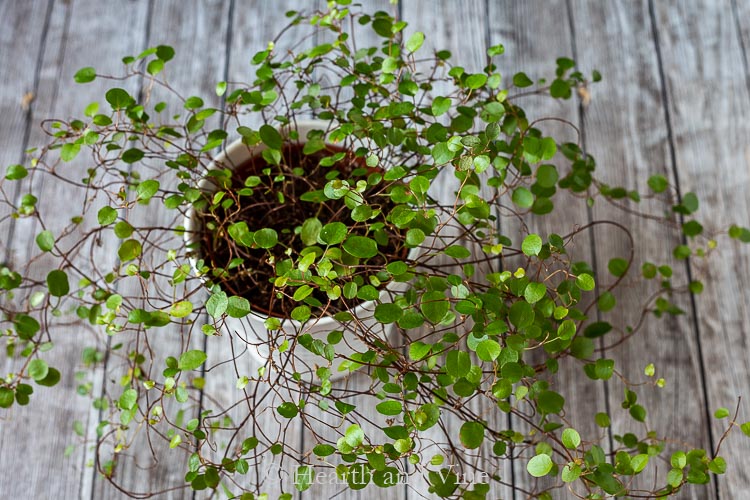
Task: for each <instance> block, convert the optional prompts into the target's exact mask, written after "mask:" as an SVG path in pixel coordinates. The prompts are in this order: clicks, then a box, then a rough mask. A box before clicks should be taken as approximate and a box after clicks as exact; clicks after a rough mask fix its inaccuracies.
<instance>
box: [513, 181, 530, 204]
mask: <svg viewBox="0 0 750 500" xmlns="http://www.w3.org/2000/svg"><path fill="white" fill-rule="evenodd" d="M511 199H512V200H513V203H515V204H516V205H518V206H519V207H521V208H531V206H532V205H533V204H534V195H533V194H531V191H529V190H528V189H526V188H525V187H523V186H521V187H517V188H516V189H515V190H514V191H513V195H512V196H511Z"/></svg>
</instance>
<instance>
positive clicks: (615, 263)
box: [607, 257, 629, 278]
mask: <svg viewBox="0 0 750 500" xmlns="http://www.w3.org/2000/svg"><path fill="white" fill-rule="evenodd" d="M628 267H629V264H628V261H627V260H625V259H621V258H619V257H616V258H614V259H610V261H609V263H608V264H607V269H609V272H610V273H611V274H612V276H616V277H618V278H620V277H622V276H624V275H625V273H626V272H628Z"/></svg>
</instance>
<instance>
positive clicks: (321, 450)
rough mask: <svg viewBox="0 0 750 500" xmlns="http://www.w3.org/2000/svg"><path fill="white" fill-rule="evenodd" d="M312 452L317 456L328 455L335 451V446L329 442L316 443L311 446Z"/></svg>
mask: <svg viewBox="0 0 750 500" xmlns="http://www.w3.org/2000/svg"><path fill="white" fill-rule="evenodd" d="M313 453H315V455H316V456H318V457H328V456H330V455H333V454H334V453H336V448H335V447H333V446H331V445H330V444H318V445H315V447H314V448H313Z"/></svg>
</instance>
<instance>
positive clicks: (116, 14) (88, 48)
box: [0, 1, 146, 498]
mask: <svg viewBox="0 0 750 500" xmlns="http://www.w3.org/2000/svg"><path fill="white" fill-rule="evenodd" d="M14 4H15V3H14ZM4 5H6V6H7V5H8V3H5V4H4ZM18 5H20V3H18ZM41 15H43V14H39V13H38V12H37V13H31V14H30V15H29V18H28V19H25V20H19V21H18V23H16V24H15V25H17V26H19V27H22V28H26V27H28V26H29V24H28V23H29V20H30V19H36V18H37V17H39V16H41ZM89 16H95V18H97V19H98V20H97V22H96V23H93V24H92V23H90V22H89ZM145 17H146V16H145V8H141V6H139V5H137V4H136V5H133V6H125V7H112V9H111V10H110V9H108V8H107V6H103V5H101V4H100V3H99V2H86V1H82V2H76V3H75V4H71V3H70V2H57V3H56V4H55V5H54V7H53V10H52V13H51V17H50V21H49V24H48V27H47V40H46V46H45V50H44V54H43V56H42V59H41V64H40V68H41V71H40V74H39V85H38V89H37V95H36V96H35V102H34V106H33V108H32V109H33V113H32V116H31V118H30V120H31V122H32V124H33V127H32V129H31V133H30V138H29V141H28V143H29V145H33V146H36V145H41V144H45V143H47V142H48V141H49V137H48V136H47V135H45V134H44V133H42V131H41V130H40V128H39V126H38V123H39V122H40V121H41V120H42V119H44V118H48V117H53V116H54V117H62V118H68V117H69V116H72V115H75V116H80V115H81V114H82V112H83V108H84V107H85V106H86V105H87V104H88V102H89V100H88V98H89V96H90V95H89V94H88V93H87V92H81V91H80V88H79V89H76V90H79V91H78V92H72V91H71V88H72V87H73V86H74V85H75V84H74V83H73V74H74V73H75V72H76V71H77V70H78V69H79V68H80V67H82V66H86V65H88V64H89V63H91V61H92V60H93V61H102V63H101V65H100V66H99V69H100V70H101V71H102V72H107V71H112V72H114V71H116V69H119V67H120V63H119V58H120V57H121V55H122V51H123V50H129V49H128V47H136V48H140V43H141V42H142V39H143V34H144V32H145ZM40 22H41V21H40ZM122 23H126V24H127V25H128V26H130V27H131V29H130V30H129V31H128V32H127V34H125V35H121V36H119V37H113V36H111V34H112V33H116V32H119V31H120V26H121V25H122ZM29 31H33V30H29ZM91 40H98V43H96V44H93V45H92V43H91ZM100 57H101V59H99V58H100ZM33 61H34V58H32V59H31V60H30V61H29V60H22V59H21V60H20V62H22V63H25V64H30V67H33ZM90 85H91V86H90V87H89V88H88V90H94V91H95V90H97V89H102V86H103V84H102V83H101V82H94V83H92V84H90ZM58 96H60V97H58ZM89 166H90V165H89V164H87V163H86V162H85V161H76V162H71V163H70V164H68V165H66V173H67V174H69V175H71V176H72V177H74V178H78V179H80V178H81V177H83V176H84V175H85V174H84V173H83V172H85V169H86V168H88V167H89ZM22 189H23V190H22V191H21V192H22V193H26V192H34V193H37V194H39V193H40V192H43V193H44V194H45V196H40V197H39V198H40V200H39V203H38V205H37V208H38V211H39V212H40V213H41V214H43V216H44V219H45V223H46V228H47V229H50V230H52V231H53V232H56V231H59V230H60V229H61V228H62V227H63V226H66V225H67V224H69V222H70V221H69V220H68V219H67V217H69V216H71V215H72V213H71V211H68V210H66V211H62V214H61V216H64V217H66V218H65V219H63V218H61V217H58V216H57V214H58V213H60V210H59V207H60V204H61V203H62V202H61V200H65V201H64V203H66V204H68V203H69V204H70V206H73V207H74V206H81V205H82V203H83V194H82V193H81V192H80V191H79V192H77V193H71V190H70V189H69V187H68V186H66V185H65V184H64V183H61V182H54V181H53V180H51V179H49V178H46V176H44V175H33V176H30V177H29V179H28V181H24V184H23V188H22ZM85 230H86V228H85V227H84V226H83V225H82V226H81V228H80V230H78V231H80V232H78V233H76V232H74V233H73V236H72V237H73V238H75V235H76V234H82V232H83V231H85ZM39 231H40V228H39V226H38V224H37V223H36V220H35V219H19V220H18V221H17V223H16V224H15V230H14V238H13V240H12V241H10V242H9V244H8V247H9V261H10V262H11V263H15V264H17V265H19V266H23V265H25V264H26V263H27V262H29V261H30V259H31V257H32V256H34V255H37V254H38V253H39V250H38V248H36V245H35V244H34V242H33V238H34V236H35V235H36V234H37V233H38V232H39ZM115 250H116V247H114V246H113V245H112V244H110V245H109V246H108V243H107V242H104V243H103V244H102V247H101V248H99V249H96V250H94V256H95V258H97V259H99V258H101V260H100V262H101V264H102V265H103V266H105V267H106V263H107V262H111V255H113V254H115ZM108 259H109V260H108ZM56 265H57V263H56V262H53V261H52V259H50V258H49V256H48V255H47V256H43V257H42V258H40V259H36V260H35V261H33V265H32V266H31V267H29V268H27V269H26V272H25V274H27V275H30V276H33V277H36V278H38V277H41V276H44V274H46V272H47V271H48V270H50V269H51V266H56ZM50 330H51V336H52V338H53V339H54V340H55V344H56V346H55V349H53V351H51V352H49V353H48V354H47V355H45V359H46V360H47V361H48V363H49V364H50V366H54V367H57V368H59V369H60V370H61V372H62V375H63V378H62V381H61V382H60V384H58V386H56V388H55V389H54V390H51V389H46V390H44V388H40V387H38V388H37V394H35V395H34V396H33V397H32V399H33V400H32V404H31V405H30V406H28V407H25V408H23V409H21V410H19V411H18V412H17V413H16V416H15V420H14V423H11V424H9V425H7V426H4V427H3V434H4V436H3V442H2V445H3V449H6V450H15V452H16V453H22V454H24V455H25V456H27V457H30V458H29V459H28V460H23V461H18V460H17V455H16V454H13V453H5V454H3V455H2V457H0V467H2V468H3V470H14V471H16V473H17V475H15V476H14V477H24V478H26V481H14V482H12V483H11V484H7V483H6V484H4V485H3V487H2V490H3V493H4V494H6V495H8V496H10V497H23V496H29V495H31V496H38V497H47V496H62V497H66V498H75V497H78V496H79V495H87V494H88V493H86V489H87V482H88V481H87V476H90V475H91V469H89V468H87V467H86V466H85V464H86V463H87V462H88V461H89V457H90V455H89V453H88V447H87V445H86V444H84V443H82V442H81V440H79V439H78V438H76V437H75V435H74V434H73V432H72V427H73V423H74V421H80V422H81V423H82V426H83V427H84V432H85V435H86V436H87V437H90V436H91V435H92V434H93V432H94V431H93V428H95V426H96V422H95V421H94V420H93V419H92V412H91V411H90V407H91V401H90V399H88V398H85V397H76V396H73V397H71V395H74V394H75V391H76V387H77V386H78V385H79V382H78V381H77V380H76V379H75V377H74V373H75V370H76V368H77V367H78V365H79V363H80V361H79V360H80V356H81V350H82V348H83V346H84V345H89V344H94V345H97V341H96V336H95V335H94V334H93V331H92V329H91V328H90V327H87V326H85V325H80V324H73V325H68V326H57V325H55V326H52V327H51V328H50ZM92 339H94V340H92ZM82 344H83V345H82ZM98 347H100V348H101V345H98ZM91 376H93V377H94V378H96V379H100V378H101V371H100V370H99V369H97V368H95V369H94V370H93V371H92V373H91ZM68 445H74V446H75V448H74V450H73V452H72V454H71V455H70V457H69V458H68V459H65V458H64V456H63V453H64V450H65V448H66V447H67V446H68ZM49 471H57V474H56V475H55V476H56V477H57V478H58V479H57V480H55V481H49V480H48V478H49Z"/></svg>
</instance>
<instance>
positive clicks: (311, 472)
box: [294, 465, 315, 491]
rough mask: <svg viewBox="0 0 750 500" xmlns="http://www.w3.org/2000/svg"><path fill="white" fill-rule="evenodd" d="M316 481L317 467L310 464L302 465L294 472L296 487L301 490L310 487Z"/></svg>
mask: <svg viewBox="0 0 750 500" xmlns="http://www.w3.org/2000/svg"><path fill="white" fill-rule="evenodd" d="M314 482H315V469H313V468H312V467H311V466H309V465H301V466H299V467H297V470H296V471H295V472H294V487H295V488H297V490H299V491H305V490H308V489H310V486H312V484H313V483H314Z"/></svg>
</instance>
